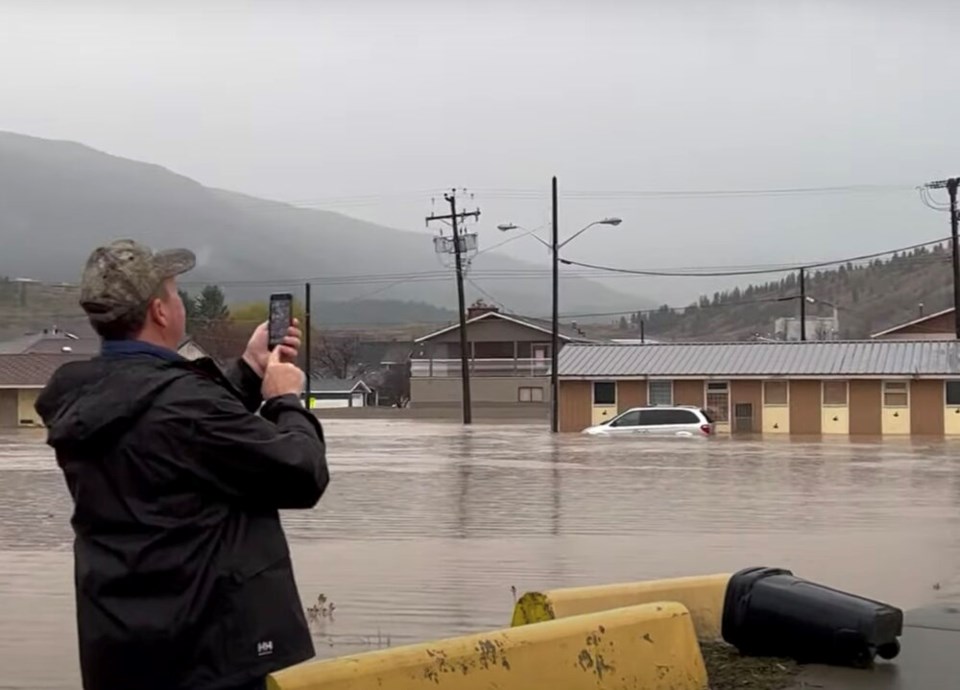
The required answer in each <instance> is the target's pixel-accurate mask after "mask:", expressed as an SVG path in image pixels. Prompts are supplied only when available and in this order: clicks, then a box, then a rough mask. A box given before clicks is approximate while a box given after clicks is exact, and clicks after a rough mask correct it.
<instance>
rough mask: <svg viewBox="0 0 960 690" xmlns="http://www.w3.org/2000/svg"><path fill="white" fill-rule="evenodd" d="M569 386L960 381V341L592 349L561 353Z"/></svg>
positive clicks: (570, 347)
mask: <svg viewBox="0 0 960 690" xmlns="http://www.w3.org/2000/svg"><path fill="white" fill-rule="evenodd" d="M558 373H559V375H560V376H561V377H567V378H630V377H637V378H645V377H651V376H657V377H660V376H662V377H705V378H710V377H732V378H737V377H740V378H750V377H757V378H762V377H774V376H797V377H801V376H810V377H814V376H815V377H824V378H826V377H838V378H841V377H850V378H853V377H871V376H911V377H912V376H958V377H960V341H936V340H924V341H910V340H860V341H830V342H776V343H756V342H746V343H669V344H660V345H588V344H577V343H573V344H570V345H567V346H566V347H564V348H563V349H562V350H560V359H559V366H558Z"/></svg>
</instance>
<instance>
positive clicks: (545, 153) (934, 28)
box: [0, 0, 960, 301]
mask: <svg viewBox="0 0 960 690" xmlns="http://www.w3.org/2000/svg"><path fill="white" fill-rule="evenodd" d="M0 8H2V16H0V129H5V130H10V131H15V132H20V133H24V134H31V135H35V136H42V137H51V138H63V139H71V140H76V141H80V142H83V143H86V144H88V145H90V146H93V147H95V148H99V149H103V150H105V151H108V152H110V153H113V154H116V155H120V156H124V157H129V158H135V159H140V160H145V161H150V162H155V163H159V164H161V165H164V166H167V167H169V168H171V169H173V170H175V171H177V172H180V173H183V174H185V175H188V176H190V177H193V178H195V179H197V180H199V181H201V182H203V183H205V184H207V185H211V186H217V187H223V188H228V189H233V190H238V191H242V192H246V193H250V194H254V195H259V196H264V197H269V198H274V199H281V200H290V201H297V202H303V203H311V204H314V205H318V206H320V207H323V208H328V209H330V210H337V211H342V212H344V213H348V214H351V215H355V216H358V217H362V218H365V219H369V220H373V221H376V222H380V223H383V224H385V225H390V226H393V227H398V228H404V229H411V230H420V231H425V229H424V227H423V226H424V223H423V216H424V215H425V214H426V213H429V212H430V210H431V203H430V197H431V193H435V192H436V191H438V190H440V189H442V188H444V187H448V186H453V185H455V186H458V187H460V186H465V187H468V188H471V189H473V190H476V197H475V199H474V200H473V201H472V202H471V205H479V206H480V207H481V210H482V214H483V215H482V217H481V222H480V224H479V225H478V226H477V227H478V230H479V232H480V233H481V245H482V246H490V245H491V244H493V243H496V242H499V241H502V240H503V239H504V237H505V236H504V235H503V234H502V233H499V232H498V231H497V230H496V229H495V226H496V224H497V223H502V222H505V221H513V222H515V223H518V224H521V225H525V226H529V227H534V226H537V225H540V224H544V223H546V222H547V221H548V218H549V199H548V197H547V192H548V189H549V183H550V176H551V175H554V174H556V175H558V176H559V180H560V187H561V192H562V193H567V194H570V193H571V192H574V191H593V192H607V194H604V195H602V196H599V197H593V198H588V199H583V198H569V197H568V198H562V199H561V214H560V218H561V223H562V228H563V229H564V230H565V231H567V232H572V231H575V230H576V229H578V228H579V227H581V226H582V225H584V224H586V223H588V222H590V221H591V220H594V219H596V218H598V217H602V216H606V215H617V216H621V217H623V219H624V223H623V224H622V225H621V226H620V227H619V228H617V229H607V228H597V229H595V230H594V231H592V233H593V234H591V235H590V238H591V240H592V241H589V242H581V241H578V242H577V244H576V245H570V247H569V248H568V250H567V254H568V256H569V257H570V258H576V259H582V260H586V261H593V262H599V263H607V264H615V265H618V266H625V267H635V268H652V267H675V266H696V265H711V266H716V265H725V264H757V263H778V262H790V261H799V260H807V259H828V258H833V257H842V256H847V255H851V254H859V253H863V252H868V251H873V250H882V249H886V248H892V247H897V246H903V245H907V244H911V243H914V242H921V241H924V240H930V239H935V238H937V237H941V236H944V235H946V234H947V231H948V224H947V218H946V216H945V215H944V214H938V213H936V212H934V211H932V210H929V209H927V208H926V207H924V206H923V205H922V204H921V203H920V201H919V199H918V197H917V195H916V193H915V192H913V191H911V190H910V189H909V187H911V186H913V185H916V184H920V183H923V182H925V181H927V180H931V179H937V178H940V177H945V176H948V175H951V174H954V175H955V174H960V135H958V134H957V127H958V125H957V123H960V89H958V88H957V86H956V82H957V77H956V73H957V67H956V63H957V50H956V46H957V45H958V36H960V6H958V5H957V4H956V3H946V2H942V3H940V2H936V3H935V2H912V3H907V2H881V1H874V2H868V1H864V2H855V1H852V0H849V1H847V2H841V1H840V0H834V1H832V2H804V1H794V2H773V1H769V0H768V1H764V2H736V1H734V0H725V1H724V2H694V1H689V0H677V1H673V2H667V1H663V2H643V1H634V2H627V1H626V0H624V1H622V2H603V1H601V0H589V2H579V1H573V0H571V1H568V2H563V0H555V1H554V2H539V1H535V0H522V1H521V0H515V1H514V2H509V3H506V2H504V3H501V2H496V1H491V0H486V1H485V2H476V1H473V2H460V1H458V0H446V1H445V2H439V1H437V2H429V1H426V0H423V1H419V2H417V1H410V0H407V1H403V2H399V1H391V2H373V1H370V0H352V1H350V2H333V1H329V2H328V1H321V0H315V1H313V2H293V1H292V0H287V1H284V0H270V1H269V2H267V1H265V2H241V1H239V0H233V1H231V2H213V1H207V2H203V1H200V0H197V1H194V2H177V1H175V0H164V1H163V2H160V1H159V0H157V1H156V2H136V1H131V0H126V1H124V2H93V1H91V0H63V1H60V2H58V1H53V0H0ZM861 184H875V185H894V186H900V187H903V189H884V190H881V191H875V192H870V193H843V194H830V195H809V196H801V197H799V198H795V197H788V198H784V197H764V196H758V197H753V196H751V197H747V198H738V199H656V200H649V199H638V198H636V196H635V195H634V194H621V193H610V192H636V191H650V190H711V189H766V188H779V187H797V186H799V187H820V186H833V185H861ZM517 190H520V191H517ZM527 190H534V191H539V192H541V193H542V195H541V196H537V195H535V194H531V193H530V192H528V191H527ZM436 210H441V208H440V207H437V209H436ZM425 239H426V238H425ZM503 251H505V252H509V253H512V254H514V255H516V256H519V257H523V258H529V259H531V260H534V261H538V262H545V261H546V257H545V255H544V252H543V250H542V248H540V247H539V246H538V245H537V244H536V243H535V242H533V241H531V240H529V238H528V239H524V240H520V241H516V242H512V243H510V244H508V245H506V246H504V247H503ZM731 284H733V283H731ZM620 285H624V283H623V282H622V281H621V283H620ZM701 287H703V285H701V284H700V283H691V282H689V281H678V280H673V281H663V280H661V281H657V282H653V281H651V280H650V279H642V280H635V281H632V282H630V289H633V290H637V291H640V292H643V293H645V294H647V295H648V296H650V297H652V298H654V299H660V300H661V301H669V300H672V299H677V298H681V297H682V298H684V299H685V298H687V297H688V296H692V294H693V293H694V292H696V291H697V290H699V289H700V288H701Z"/></svg>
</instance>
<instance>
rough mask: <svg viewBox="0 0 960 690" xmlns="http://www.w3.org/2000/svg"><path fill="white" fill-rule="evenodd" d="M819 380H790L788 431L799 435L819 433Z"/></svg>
mask: <svg viewBox="0 0 960 690" xmlns="http://www.w3.org/2000/svg"><path fill="white" fill-rule="evenodd" d="M820 397H821V391H820V382H819V381H791V382H790V433H791V434H797V435H800V436H807V435H818V434H819V433H820V422H821V416H820Z"/></svg>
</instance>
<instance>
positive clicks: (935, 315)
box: [870, 307, 953, 339]
mask: <svg viewBox="0 0 960 690" xmlns="http://www.w3.org/2000/svg"><path fill="white" fill-rule="evenodd" d="M952 312H953V307H950V308H948V309H942V310H940V311H938V312H935V313H933V314H929V315H927V316H921V317H919V318H916V319H914V320H913V321H907V322H906V323H901V324H898V325H896V326H893V327H891V328H888V329H886V330H883V331H879V332H877V333H874V334H873V335H871V336H870V338H871V339H873V338H882V337H883V336H885V335H891V334H892V333H896V332H897V331H902V330H903V329H905V328H911V327H913V326H919V325H920V324H923V323H926V322H927V321H931V320H933V319H938V318H940V317H941V316H946V315H947V314H950V313H952Z"/></svg>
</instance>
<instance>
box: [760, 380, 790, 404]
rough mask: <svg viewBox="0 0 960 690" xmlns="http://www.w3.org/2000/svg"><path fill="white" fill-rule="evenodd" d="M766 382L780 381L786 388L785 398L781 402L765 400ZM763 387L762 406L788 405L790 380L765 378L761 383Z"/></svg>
mask: <svg viewBox="0 0 960 690" xmlns="http://www.w3.org/2000/svg"><path fill="white" fill-rule="evenodd" d="M768 383H782V384H783V385H784V386H785V387H786V389H787V399H786V401H785V402H782V403H779V402H778V403H771V402H767V384H768ZM761 386H762V388H763V406H764V407H790V381H788V380H787V379H766V380H764V381H763V383H762V384H761Z"/></svg>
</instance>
